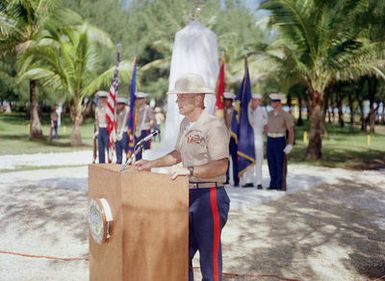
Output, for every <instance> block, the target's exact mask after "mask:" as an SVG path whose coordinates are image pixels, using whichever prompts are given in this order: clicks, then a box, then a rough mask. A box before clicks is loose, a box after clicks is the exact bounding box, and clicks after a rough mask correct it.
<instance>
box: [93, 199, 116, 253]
mask: <svg viewBox="0 0 385 281" xmlns="http://www.w3.org/2000/svg"><path fill="white" fill-rule="evenodd" d="M112 221H113V218H112V212H111V208H110V205H109V204H108V201H107V200H106V199H105V198H92V199H90V202H89V205H88V224H89V228H90V233H91V236H92V238H93V239H94V241H95V242H96V243H97V244H99V245H101V244H103V243H104V242H106V241H107V240H108V239H109V238H110V237H111V227H112Z"/></svg>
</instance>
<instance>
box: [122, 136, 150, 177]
mask: <svg viewBox="0 0 385 281" xmlns="http://www.w3.org/2000/svg"><path fill="white" fill-rule="evenodd" d="M143 147H144V142H142V141H139V142H138V143H137V144H136V145H135V146H134V153H132V155H131V157H130V158H128V159H127V160H126V163H124V164H123V165H122V166H121V167H120V172H123V171H124V170H126V169H127V168H128V166H130V165H132V163H134V162H135V160H136V155H137V154H138V153H139V152H140V151H142V150H143Z"/></svg>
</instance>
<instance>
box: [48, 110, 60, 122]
mask: <svg viewBox="0 0 385 281" xmlns="http://www.w3.org/2000/svg"><path fill="white" fill-rule="evenodd" d="M50 117H51V121H57V120H58V119H59V115H58V114H57V112H56V111H52V112H51V116H50Z"/></svg>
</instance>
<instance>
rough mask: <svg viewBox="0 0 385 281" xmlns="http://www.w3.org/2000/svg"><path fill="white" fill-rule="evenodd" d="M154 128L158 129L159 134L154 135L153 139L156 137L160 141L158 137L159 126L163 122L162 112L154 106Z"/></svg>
mask: <svg viewBox="0 0 385 281" xmlns="http://www.w3.org/2000/svg"><path fill="white" fill-rule="evenodd" d="M155 120H156V124H155V129H156V130H158V131H159V134H158V135H157V136H154V141H155V140H156V137H158V140H159V142H161V141H162V139H161V137H160V132H161V131H160V126H161V124H162V123H163V122H164V114H163V112H162V109H161V108H160V107H155Z"/></svg>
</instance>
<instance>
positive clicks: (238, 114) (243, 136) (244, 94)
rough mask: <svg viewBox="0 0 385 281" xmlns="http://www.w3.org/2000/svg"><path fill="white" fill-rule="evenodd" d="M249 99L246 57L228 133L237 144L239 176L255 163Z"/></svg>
mask: <svg viewBox="0 0 385 281" xmlns="http://www.w3.org/2000/svg"><path fill="white" fill-rule="evenodd" d="M250 100H251V85H250V76H249V67H248V64H247V58H245V74H244V77H243V80H242V84H241V87H240V89H239V91H238V94H237V97H236V99H235V108H234V114H233V118H232V120H231V128H230V134H231V135H232V136H233V137H234V139H235V141H236V143H237V145H238V152H237V155H238V175H239V177H241V176H242V175H243V174H244V173H245V172H246V171H247V170H248V169H249V168H251V167H252V166H253V165H254V164H255V148H254V132H253V128H252V127H251V125H250V122H249V118H248V106H249V103H250Z"/></svg>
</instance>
